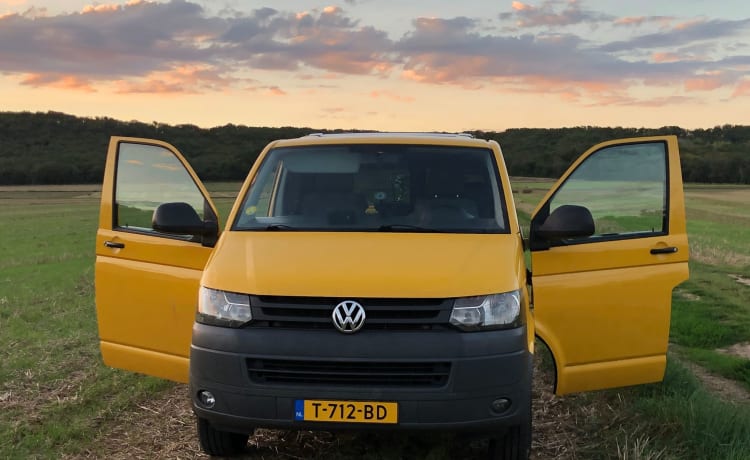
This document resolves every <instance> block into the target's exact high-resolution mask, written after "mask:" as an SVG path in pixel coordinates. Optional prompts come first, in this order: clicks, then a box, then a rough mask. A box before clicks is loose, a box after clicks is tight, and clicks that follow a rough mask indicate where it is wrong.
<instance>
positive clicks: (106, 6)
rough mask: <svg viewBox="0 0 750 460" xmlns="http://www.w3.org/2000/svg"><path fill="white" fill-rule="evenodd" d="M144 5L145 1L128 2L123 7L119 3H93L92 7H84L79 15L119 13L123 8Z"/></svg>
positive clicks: (129, 0) (132, 0) (131, 0)
mask: <svg viewBox="0 0 750 460" xmlns="http://www.w3.org/2000/svg"><path fill="white" fill-rule="evenodd" d="M144 3H148V2H147V1H146V0H128V2H127V3H125V5H121V4H119V3H103V4H99V3H95V4H93V5H86V6H84V7H83V9H82V10H81V14H90V13H111V12H114V11H119V10H121V9H123V8H127V7H130V6H136V5H141V4H144Z"/></svg>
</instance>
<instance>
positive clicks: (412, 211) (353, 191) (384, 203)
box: [233, 144, 508, 233]
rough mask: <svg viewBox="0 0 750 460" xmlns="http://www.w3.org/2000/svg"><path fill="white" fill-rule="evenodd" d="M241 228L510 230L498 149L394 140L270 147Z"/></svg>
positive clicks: (238, 221)
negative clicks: (382, 142)
mask: <svg viewBox="0 0 750 460" xmlns="http://www.w3.org/2000/svg"><path fill="white" fill-rule="evenodd" d="M233 229H234V230H256V231H258V230H267V231H284V230H290V231H292V230H303V231H331V232H336V231H381V232H446V233H508V228H507V214H506V209H505V206H504V201H503V192H502V189H501V184H500V181H499V180H498V172H497V167H496V165H495V159H494V156H493V155H492V150H490V149H488V148H473V147H472V148H469V147H447V146H432V145H394V144H385V145H373V144H351V145H341V144H337V145H323V146H306V147H286V148H277V149H274V150H272V151H270V152H268V154H267V155H266V157H265V159H264V160H263V164H262V165H261V167H260V170H259V171H258V174H257V175H256V178H255V179H254V181H253V183H252V184H251V186H250V188H249V189H248V192H247V195H246V196H245V197H244V198H243V202H242V207H241V208H240V210H239V213H238V216H237V218H236V219H235V222H234V226H233Z"/></svg>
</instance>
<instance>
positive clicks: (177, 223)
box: [151, 203, 219, 236]
mask: <svg viewBox="0 0 750 460" xmlns="http://www.w3.org/2000/svg"><path fill="white" fill-rule="evenodd" d="M151 227H153V229H154V230H156V231H159V232H164V233H176V234H178V235H199V236H206V235H211V234H218V232H219V227H218V225H217V224H216V222H204V221H203V220H202V219H201V218H200V216H199V215H198V213H197V212H196V211H195V209H193V207H192V206H190V205H189V204H187V203H163V204H160V205H159V206H158V207H157V208H156V209H155V210H154V215H153V216H152V218H151Z"/></svg>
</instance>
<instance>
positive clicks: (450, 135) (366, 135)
mask: <svg viewBox="0 0 750 460" xmlns="http://www.w3.org/2000/svg"><path fill="white" fill-rule="evenodd" d="M394 136H410V137H443V138H463V139H475V137H474V135H473V134H471V133H429V132H408V131H402V132H401V131H395V132H394V131H391V132H363V133H359V132H348V133H310V134H308V135H306V136H304V137H334V138H335V137H348V138H351V137H362V138H370V137H371V138H378V137H394ZM300 139H301V138H300Z"/></svg>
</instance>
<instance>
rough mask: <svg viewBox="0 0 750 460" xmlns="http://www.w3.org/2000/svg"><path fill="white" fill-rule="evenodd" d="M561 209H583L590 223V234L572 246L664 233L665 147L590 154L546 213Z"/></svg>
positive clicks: (653, 145)
mask: <svg viewBox="0 0 750 460" xmlns="http://www.w3.org/2000/svg"><path fill="white" fill-rule="evenodd" d="M563 205H579V206H584V207H586V208H587V209H588V210H589V211H591V214H592V216H593V218H594V226H595V233H594V234H593V235H592V236H590V237H587V238H579V239H576V240H575V242H585V241H590V240H601V239H618V238H630V237H635V236H649V234H654V235H661V234H665V233H667V231H668V228H667V224H668V222H667V216H668V212H667V210H668V209H669V207H668V203H667V151H666V146H665V144H664V143H663V142H650V143H635V144H625V145H617V146H612V147H605V148H603V149H601V150H599V151H597V152H595V153H594V154H593V155H591V156H589V157H588V158H587V159H586V160H585V161H584V162H583V163H582V164H581V165H580V166H579V167H578V168H577V169H576V170H575V171H574V172H573V173H572V174H571V175H570V176H568V178H567V179H566V181H565V183H564V184H563V185H562V186H561V187H560V189H559V190H558V192H557V193H556V194H555V196H554V197H553V198H552V200H551V202H550V208H549V212H552V211H554V210H555V209H556V208H558V207H560V206H563ZM566 243H567V244H570V243H571V241H567V242H566Z"/></svg>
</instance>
